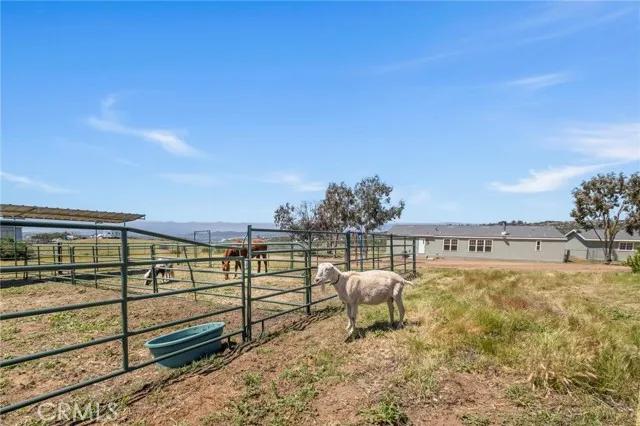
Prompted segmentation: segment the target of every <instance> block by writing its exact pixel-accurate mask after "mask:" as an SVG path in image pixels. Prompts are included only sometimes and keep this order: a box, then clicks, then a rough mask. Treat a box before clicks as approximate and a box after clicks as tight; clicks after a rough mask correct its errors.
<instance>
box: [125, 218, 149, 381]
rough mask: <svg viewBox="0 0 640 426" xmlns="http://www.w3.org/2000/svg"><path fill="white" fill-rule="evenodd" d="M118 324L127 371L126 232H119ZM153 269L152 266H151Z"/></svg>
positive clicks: (127, 369)
mask: <svg viewBox="0 0 640 426" xmlns="http://www.w3.org/2000/svg"><path fill="white" fill-rule="evenodd" d="M120 253H121V256H120V289H121V294H120V300H121V302H120V303H121V304H120V322H121V324H122V369H123V370H124V371H129V322H128V315H129V314H128V307H127V298H128V297H129V296H128V294H127V293H128V292H127V274H128V270H129V252H128V250H127V230H126V228H125V229H123V230H122V232H120ZM152 268H153V265H152Z"/></svg>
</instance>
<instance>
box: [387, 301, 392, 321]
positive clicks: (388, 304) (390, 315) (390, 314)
mask: <svg viewBox="0 0 640 426" xmlns="http://www.w3.org/2000/svg"><path fill="white" fill-rule="evenodd" d="M387 306H388V307H389V324H391V327H393V299H392V298H391V299H389V300H387Z"/></svg>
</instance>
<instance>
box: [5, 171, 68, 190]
mask: <svg viewBox="0 0 640 426" xmlns="http://www.w3.org/2000/svg"><path fill="white" fill-rule="evenodd" d="M0 178H2V180H4V181H6V182H10V183H12V184H15V185H16V186H18V187H20V188H25V189H35V190H37V191H42V192H46V193H48V194H70V193H72V192H73V191H72V190H70V189H67V188H63V187H61V186H57V185H52V184H49V183H46V182H41V181H39V180H36V179H33V178H30V177H27V176H19V175H14V174H12V173H7V172H0Z"/></svg>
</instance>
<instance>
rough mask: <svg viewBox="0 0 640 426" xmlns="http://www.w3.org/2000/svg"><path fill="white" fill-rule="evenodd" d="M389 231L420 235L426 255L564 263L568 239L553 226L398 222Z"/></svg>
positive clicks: (418, 251)
mask: <svg viewBox="0 0 640 426" xmlns="http://www.w3.org/2000/svg"><path fill="white" fill-rule="evenodd" d="M389 233H391V234H395V235H407V236H412V237H419V238H418V240H417V243H416V254H417V256H418V257H422V258H438V257H458V258H469V259H495V260H529V261H538V262H562V261H564V260H565V254H566V253H565V251H566V247H565V246H566V242H567V239H566V237H565V236H564V235H563V234H562V233H561V232H560V231H558V230H557V229H556V228H555V227H553V226H528V225H512V226H503V225H394V226H393V227H392V228H391V229H390V230H389Z"/></svg>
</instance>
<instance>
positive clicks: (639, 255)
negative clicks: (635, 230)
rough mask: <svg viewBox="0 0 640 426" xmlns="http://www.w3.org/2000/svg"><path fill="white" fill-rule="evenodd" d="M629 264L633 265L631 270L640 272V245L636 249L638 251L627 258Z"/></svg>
mask: <svg viewBox="0 0 640 426" xmlns="http://www.w3.org/2000/svg"><path fill="white" fill-rule="evenodd" d="M627 265H628V266H630V267H631V270H632V271H633V272H634V273H636V274H640V247H638V248H637V249H636V252H635V253H634V254H632V255H631V256H629V257H628V258H627Z"/></svg>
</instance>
